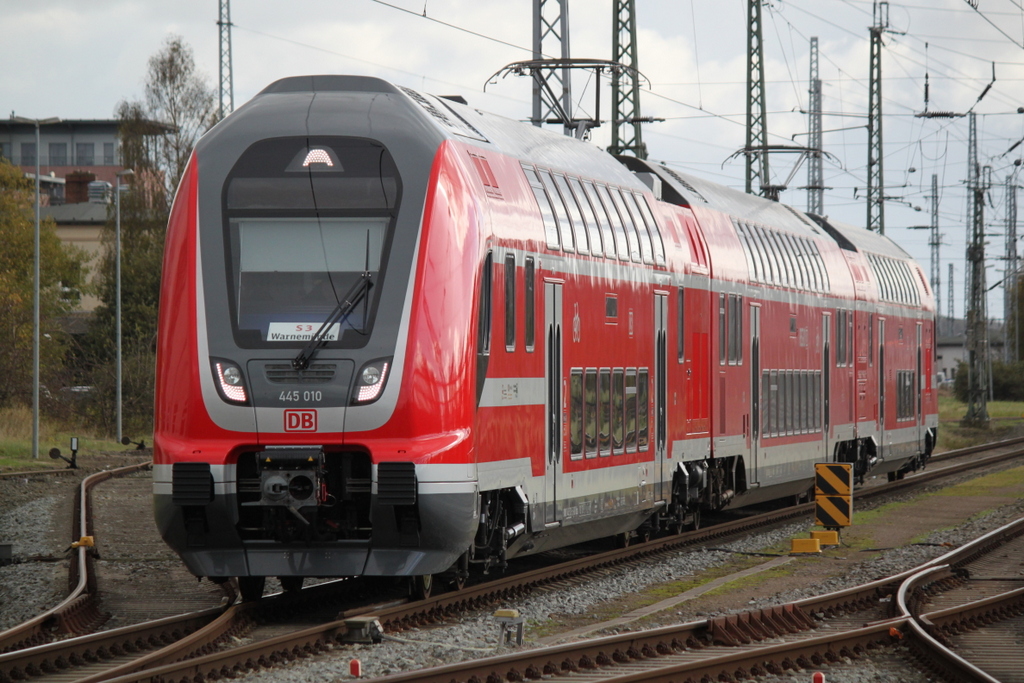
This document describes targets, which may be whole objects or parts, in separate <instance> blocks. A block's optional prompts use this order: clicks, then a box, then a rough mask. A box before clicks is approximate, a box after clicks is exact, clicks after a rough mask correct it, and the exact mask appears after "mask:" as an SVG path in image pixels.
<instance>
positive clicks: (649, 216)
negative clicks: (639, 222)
mask: <svg viewBox="0 0 1024 683" xmlns="http://www.w3.org/2000/svg"><path fill="white" fill-rule="evenodd" d="M635 199H636V203H637V204H638V205H639V206H640V213H641V214H642V215H643V217H644V220H645V221H647V228H648V229H649V230H650V231H651V243H652V245H653V246H654V261H655V263H665V242H664V241H663V240H662V239H661V228H659V227H658V222H657V221H656V220H654V214H653V213H652V212H651V207H650V205H649V204H648V203H647V197H645V196H643V195H639V196H636V197H635Z"/></svg>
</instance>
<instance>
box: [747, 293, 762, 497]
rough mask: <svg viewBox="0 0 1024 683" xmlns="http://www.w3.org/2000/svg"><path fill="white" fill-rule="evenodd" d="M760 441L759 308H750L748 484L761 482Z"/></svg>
mask: <svg viewBox="0 0 1024 683" xmlns="http://www.w3.org/2000/svg"><path fill="white" fill-rule="evenodd" d="M760 441H761V307H760V306H758V305H756V304H751V306H750V467H749V468H748V473H747V476H748V477H749V478H750V482H749V483H752V484H753V483H757V482H760V481H761V478H760V476H759V474H758V472H759V470H758V466H759V464H760V462H759V460H758V457H759V450H760V445H761V444H760Z"/></svg>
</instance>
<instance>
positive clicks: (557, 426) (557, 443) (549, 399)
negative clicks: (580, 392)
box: [544, 282, 564, 525]
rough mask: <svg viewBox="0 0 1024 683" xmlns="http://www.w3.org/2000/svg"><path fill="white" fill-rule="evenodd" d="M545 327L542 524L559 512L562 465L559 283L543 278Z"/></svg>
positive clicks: (556, 517)
mask: <svg viewBox="0 0 1024 683" xmlns="http://www.w3.org/2000/svg"><path fill="white" fill-rule="evenodd" d="M544 329H545V334H546V335H547V336H546V341H547V343H546V345H545V347H544V348H545V349H546V354H547V356H546V359H545V360H546V363H545V370H544V384H545V388H546V396H545V401H544V404H545V406H544V407H545V411H546V414H547V421H546V423H547V424H546V428H545V430H544V432H545V437H546V439H545V443H546V444H547V457H546V464H545V467H544V524H545V525H548V524H552V525H553V524H557V523H558V521H559V519H560V518H561V515H560V514H559V505H558V478H559V474H560V473H561V469H562V434H563V424H564V418H563V416H562V415H563V406H562V382H563V377H562V283H561V282H544Z"/></svg>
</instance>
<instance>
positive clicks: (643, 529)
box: [636, 524, 651, 543]
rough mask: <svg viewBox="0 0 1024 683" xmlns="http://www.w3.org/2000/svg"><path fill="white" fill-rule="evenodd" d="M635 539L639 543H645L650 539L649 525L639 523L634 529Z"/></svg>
mask: <svg viewBox="0 0 1024 683" xmlns="http://www.w3.org/2000/svg"><path fill="white" fill-rule="evenodd" d="M636 539H637V541H639V542H640V543H647V541H649V540H651V525H650V524H643V525H641V526H640V528H639V529H637V530H636Z"/></svg>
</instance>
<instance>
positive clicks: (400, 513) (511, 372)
mask: <svg viewBox="0 0 1024 683" xmlns="http://www.w3.org/2000/svg"><path fill="white" fill-rule="evenodd" d="M163 277H164V280H163V290H162V299H161V309H160V326H159V330H160V332H159V341H158V354H157V357H158V363H157V407H156V433H155V468H154V482H155V483H154V495H155V510H156V518H157V522H158V526H159V528H160V530H161V532H162V534H163V535H164V538H165V539H166V540H167V542H168V543H169V544H170V545H171V546H172V547H173V548H174V549H175V550H176V551H177V552H178V553H179V554H180V555H181V557H182V558H183V560H184V561H185V563H186V564H187V566H188V567H189V569H190V570H191V571H192V572H193V573H194V574H196V575H197V576H208V577H211V578H213V579H215V580H221V579H226V578H228V577H240V579H241V580H242V583H243V585H244V586H248V587H249V588H250V590H252V587H253V586H257V587H258V586H259V585H260V584H259V582H260V581H262V578H261V577H265V576H279V577H282V578H286V577H290V580H292V581H295V580H296V578H297V577H303V576H345V575H363V574H365V575H390V576H429V575H435V574H446V575H448V576H451V577H455V578H460V577H463V576H465V573H466V571H467V570H468V569H469V567H470V566H472V565H474V564H476V565H483V566H491V565H500V564H502V563H504V562H505V561H506V560H507V559H508V558H511V557H513V556H516V555H522V554H526V553H533V552H539V551H542V550H546V549H550V548H554V547H558V546H563V545H568V544H571V543H577V542H580V541H584V540H588V539H593V538H597V537H602V536H610V535H616V534H623V535H628V534H630V533H634V532H635V530H637V529H638V528H639V529H641V531H642V532H644V533H646V532H647V531H648V530H656V529H667V530H679V529H682V528H685V527H686V526H688V525H694V524H696V523H698V522H699V518H700V514H701V512H702V511H709V510H717V509H721V508H723V507H726V506H730V505H732V506H735V505H743V504H749V503H754V502H758V501H763V500H767V499H775V498H782V497H790V496H793V497H801V496H806V495H807V493H808V491H809V490H810V489H811V486H812V481H813V464H814V463H815V462H824V461H844V462H852V463H854V465H855V470H856V472H857V475H858V476H859V477H863V476H864V475H866V474H867V473H868V472H872V473H888V474H889V476H891V477H897V476H901V475H902V473H903V472H906V471H907V470H910V469H915V468H917V467H920V466H922V465H923V464H924V463H925V461H926V460H927V458H928V456H929V454H930V453H931V450H932V447H933V445H934V443H935V435H936V429H937V422H938V421H937V414H936V394H935V386H934V383H933V368H932V358H933V353H934V348H933V347H934V342H933V340H934V310H933V299H932V296H931V293H930V291H929V290H928V286H927V284H926V281H925V278H924V276H923V273H922V272H921V270H920V268H919V267H918V266H917V265H916V264H915V263H914V262H913V261H912V260H911V259H910V258H909V257H908V256H907V254H906V253H905V252H903V251H902V250H901V249H899V247H897V246H896V245H895V244H893V243H892V242H891V241H889V240H887V239H886V238H884V237H881V236H878V235H875V234H873V233H868V232H866V231H864V230H860V229H856V228H852V227H849V226H843V225H838V224H834V223H832V222H830V221H828V220H827V219H824V218H821V217H817V216H809V215H806V214H804V213H802V212H800V211H798V210H795V209H792V208H789V207H787V206H784V205H781V204H777V203H772V202H769V201H766V200H763V199H760V198H757V197H751V196H748V195H745V194H742V193H739V192H736V191H733V190H730V189H728V188H725V187H722V186H718V185H715V184H713V183H708V182H705V181H702V180H700V179H697V178H693V177H690V176H684V175H682V174H679V173H677V172H675V171H673V170H670V169H668V168H666V167H663V166H660V165H656V164H649V163H647V162H644V161H640V160H637V159H633V158H623V159H615V158H613V157H611V156H608V155H607V154H605V153H603V152H601V151H600V150H598V149H597V148H595V147H594V146H592V145H590V144H587V143H583V142H579V141H575V140H572V139H569V138H566V137H563V136H560V135H556V134H552V133H549V132H546V131H543V130H540V129H537V128H533V127H531V126H526V125H523V124H521V123H517V122H514V121H510V120H507V119H503V118H501V117H497V116H493V115H489V114H486V113H483V112H479V111H477V110H475V109H473V108H471V107H468V106H465V105H462V104H459V103H455V102H451V101H447V100H444V99H439V98H435V97H432V96H429V95H424V94H421V93H418V92H415V91H412V90H408V89H405V88H399V87H395V86H393V85H390V84H388V83H385V82H383V81H379V80H376V79H370V78H359V77H339V76H317V77H301V78H291V79H285V80H282V81H278V82H277V83H274V84H272V85H271V86H270V87H268V88H267V89H266V90H265V91H263V92H262V93H261V94H260V95H258V96H257V97H255V98H254V99H253V100H252V101H251V102H250V103H248V104H247V105H245V106H244V107H242V108H241V109H239V110H238V111H237V112H235V113H234V114H232V115H231V116H230V117H228V118H227V119H226V120H224V121H223V122H221V123H220V124H219V125H218V126H217V127H216V128H214V130H213V131H211V132H210V133H208V134H207V135H206V136H205V137H204V139H203V140H202V141H201V142H200V143H199V145H198V146H197V147H196V150H195V152H194V154H193V157H192V159H191V161H190V163H189V165H188V168H187V170H186V172H185V175H184V177H183V179H182V181H181V185H180V187H179V190H178V194H177V197H176V198H175V203H174V208H173V211H172V214H171V219H170V223H169V226H168V232H167V248H166V257H165V264H164V275H163Z"/></svg>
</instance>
